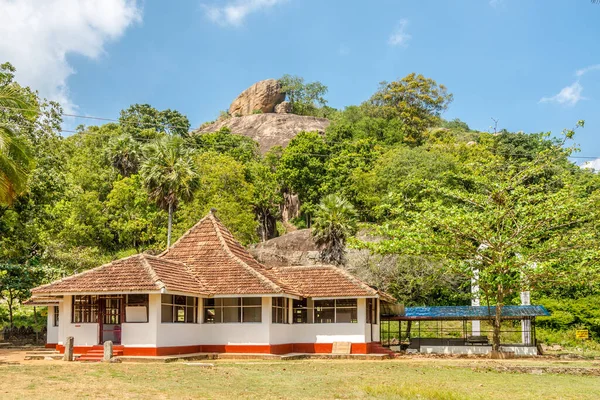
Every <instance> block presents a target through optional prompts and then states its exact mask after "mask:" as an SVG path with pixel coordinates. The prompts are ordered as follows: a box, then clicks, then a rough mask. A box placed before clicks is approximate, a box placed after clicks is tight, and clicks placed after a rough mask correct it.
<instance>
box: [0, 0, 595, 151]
mask: <svg viewBox="0 0 600 400" xmlns="http://www.w3.org/2000/svg"><path fill="white" fill-rule="evenodd" d="M3 3H4V4H3ZM11 3H12V4H11ZM27 3H30V2H27V1H24V0H23V1H20V0H17V1H12V0H11V1H8V0H0V9H4V10H8V13H4V14H5V17H4V19H5V20H3V17H2V16H1V14H0V36H3V37H8V38H11V37H13V38H15V40H8V41H0V61H4V60H7V61H11V62H13V63H14V64H15V66H16V67H17V68H18V71H19V72H18V78H19V79H21V80H22V81H23V82H24V83H26V84H30V85H32V86H33V87H34V88H35V87H37V88H39V89H40V92H41V93H42V94H43V95H46V96H49V97H54V98H57V99H59V100H60V101H61V102H62V103H63V104H65V106H66V108H67V109H68V110H71V111H73V112H76V113H77V114H84V115H93V116H101V117H108V118H116V117H118V113H119V110H121V109H122V108H125V107H127V106H129V105H130V104H133V103H149V104H151V105H153V106H155V107H156V108H159V109H163V108H173V109H177V110H179V111H181V112H183V113H184V114H186V115H187V116H188V117H189V119H190V121H191V123H192V126H194V127H196V126H198V125H200V124H201V123H202V122H204V121H207V120H212V119H214V118H216V116H217V115H218V113H219V111H220V110H224V109H227V108H228V106H229V103H230V102H231V101H232V100H233V99H234V98H235V97H236V96H237V94H238V93H239V92H241V91H242V90H244V89H245V88H246V87H248V86H249V85H251V84H252V83H254V82H256V81H258V80H262V79H266V78H277V77H280V76H282V75H283V74H286V73H289V74H295V75H300V76H302V77H304V78H305V79H306V80H308V81H312V80H319V81H321V82H322V83H324V84H325V85H327V86H328V87H329V93H328V95H327V98H328V100H329V104H330V105H331V106H333V107H337V108H342V107H344V106H347V105H351V104H358V103H360V102H362V101H364V100H366V99H367V98H368V97H369V96H370V95H371V94H372V93H373V92H374V91H375V90H376V89H377V86H378V82H380V81H382V80H394V79H397V78H401V77H403V76H405V75H406V74H408V73H410V72H418V73H422V74H424V75H425V76H427V77H431V78H433V79H435V80H436V81H437V82H438V83H443V84H444V85H446V86H447V87H448V89H449V91H450V92H452V93H453V94H454V102H453V103H452V104H451V106H450V108H449V110H448V111H447V112H446V114H445V115H444V117H445V118H447V119H452V118H460V119H462V120H463V121H465V122H467V123H468V124H469V125H470V126H471V127H473V128H476V129H479V130H488V129H489V127H490V125H492V124H493V122H492V119H491V118H495V119H497V120H499V122H498V127H499V128H506V129H508V130H511V131H519V130H522V131H525V132H540V131H553V132H556V133H558V132H560V131H561V130H562V129H563V128H569V127H572V126H574V125H575V123H576V122H577V120H579V119H584V120H586V127H585V129H583V130H582V131H580V132H579V133H578V135H577V137H576V139H577V142H578V143H579V144H580V145H581V147H582V152H581V153H580V154H579V155H580V156H588V157H596V156H598V157H600V137H599V133H600V113H599V112H598V110H599V105H600V45H599V40H600V24H599V21H600V4H593V2H592V1H590V0H570V1H567V0H564V1H558V0H530V1H520V0H492V1H490V0H460V1H459V0H456V1H452V2H450V1H447V2H443V1H439V0H419V1H417V0H413V1H408V0H402V1H401V0H395V1H394V0H379V1H378V0H370V1H354V0H345V1H341V0H339V1H338V0H327V1H324V0H319V1H317V0H198V1H196V0H194V1H192V0H187V1H171V2H165V1H157V0H147V1H145V2H139V1H137V2H136V1H133V0H104V1H103V3H102V7H100V9H97V7H98V6H97V5H94V4H96V3H94V2H88V0H81V1H80V2H79V3H77V2H76V1H75V0H46V1H45V2H44V3H43V4H44V5H51V6H52V11H47V12H44V13H42V12H41V11H39V10H37V11H36V9H30V8H28V7H29V5H28V4H27ZM87 3H89V4H87ZM40 4H42V3H38V6H39V5H40ZM82 4H86V6H83V5H82ZM9 7H12V8H9ZM38 8H41V6H39V7H38ZM32 10H33V11H32ZM35 12H40V15H38V18H37V19H35V18H33V17H32V15H35ZM32 13H33V14H32ZM34 20H35V26H36V29H35V30H34V32H27V33H26V34H25V35H26V39H27V40H22V39H20V36H21V35H19V33H20V32H21V31H24V30H26V29H27V28H28V27H31V26H32V24H33V21H34ZM40 26H41V27H42V28H39V27H40ZM29 30H31V29H29ZM21 41H23V42H25V43H24V45H23V46H17V44H20V43H21ZM2 42H4V44H2ZM8 42H10V43H8ZM40 53H41V54H42V55H41V56H40V55H39V54H40ZM42 56H43V57H42ZM578 71H579V73H578ZM79 122H81V123H84V122H86V121H83V120H81V121H74V122H68V123H69V124H71V123H73V124H77V123H79ZM87 122H88V123H89V121H87ZM579 161H583V159H580V160H579Z"/></svg>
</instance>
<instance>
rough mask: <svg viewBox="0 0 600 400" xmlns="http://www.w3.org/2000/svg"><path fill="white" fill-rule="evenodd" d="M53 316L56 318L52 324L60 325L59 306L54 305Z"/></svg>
mask: <svg viewBox="0 0 600 400" xmlns="http://www.w3.org/2000/svg"><path fill="white" fill-rule="evenodd" d="M53 317H54V319H53V321H54V323H53V324H52V325H53V326H58V317H59V315H58V306H54V316H53Z"/></svg>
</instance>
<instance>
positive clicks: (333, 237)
mask: <svg viewBox="0 0 600 400" xmlns="http://www.w3.org/2000/svg"><path fill="white" fill-rule="evenodd" d="M356 219H357V213H356V209H355V208H354V206H353V205H352V204H351V203H350V202H349V201H348V200H346V199H344V198H343V197H340V196H338V195H336V194H330V195H327V196H325V197H323V199H321V203H319V205H318V206H317V211H316V212H315V215H314V218H313V225H312V235H313V239H314V241H315V243H316V244H317V245H318V246H319V247H320V248H321V260H323V261H325V262H328V263H332V264H337V265H341V264H344V261H345V257H344V256H345V248H346V239H347V238H348V237H350V236H352V235H354V234H355V233H356Z"/></svg>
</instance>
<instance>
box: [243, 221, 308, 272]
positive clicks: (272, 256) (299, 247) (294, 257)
mask: <svg viewBox="0 0 600 400" xmlns="http://www.w3.org/2000/svg"><path fill="white" fill-rule="evenodd" d="M249 251H250V253H251V254H252V255H253V256H254V258H256V259H257V260H258V261H259V262H261V263H263V264H265V265H268V266H270V267H288V266H292V265H316V264H320V262H319V253H320V252H319V248H318V247H317V245H316V244H315V242H314V241H313V238H312V236H311V232H310V229H300V230H297V231H294V232H290V233H286V234H285V235H283V236H280V237H277V238H274V239H270V240H267V241H266V242H264V243H259V244H257V245H256V246H255V247H253V248H250V249H249Z"/></svg>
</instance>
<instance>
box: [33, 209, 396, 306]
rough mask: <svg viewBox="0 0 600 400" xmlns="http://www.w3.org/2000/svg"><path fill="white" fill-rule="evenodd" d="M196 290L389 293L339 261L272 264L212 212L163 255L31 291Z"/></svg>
mask: <svg viewBox="0 0 600 400" xmlns="http://www.w3.org/2000/svg"><path fill="white" fill-rule="evenodd" d="M161 290H164V291H167V292H182V293H190V294H196V295H207V296H211V295H232V296H235V295H243V294H253V295H262V294H265V295H269V294H270V295H284V294H287V295H292V296H298V297H347V296H350V297H351V296H373V297H375V296H378V295H380V296H381V297H383V296H384V294H381V293H379V292H377V291H376V290H375V289H372V288H371V287H369V286H368V285H366V284H365V283H363V282H361V281H360V280H358V279H356V278H354V277H353V276H352V275H350V274H349V273H347V272H346V271H345V270H343V269H341V268H337V267H334V266H308V267H285V268H270V267H266V266H264V265H262V264H260V263H259V262H258V261H256V260H255V259H254V258H253V257H252V256H251V255H250V253H249V252H248V251H247V250H246V249H245V248H244V247H243V246H242V245H241V244H240V243H239V242H237V241H236V240H235V238H234V237H233V235H232V234H231V232H230V231H229V230H228V229H227V228H225V226H223V224H222V223H221V221H219V219H218V218H217V217H216V216H215V215H214V214H213V213H209V214H208V215H207V216H206V217H204V218H203V219H202V220H200V221H199V222H198V223H197V224H196V225H194V226H193V227H192V228H191V229H190V230H188V231H187V232H186V233H185V234H184V235H183V236H182V237H181V238H179V240H177V241H176V242H175V243H174V244H173V245H172V246H171V247H170V248H169V249H167V250H165V251H164V252H163V253H162V254H161V255H160V256H158V257H155V256H150V255H145V254H139V255H135V256H131V257H127V258H124V259H121V260H116V261H113V262H111V263H109V264H106V265H103V266H101V267H98V268H94V269H91V270H89V271H85V272H82V273H80V274H77V275H73V276H70V277H67V278H64V279H61V280H58V281H56V282H52V283H50V284H48V285H44V286H40V287H38V288H36V289H33V290H32V293H33V294H34V295H43V294H51V293H84V292H88V293H102V292H140V291H149V292H153V291H161Z"/></svg>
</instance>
